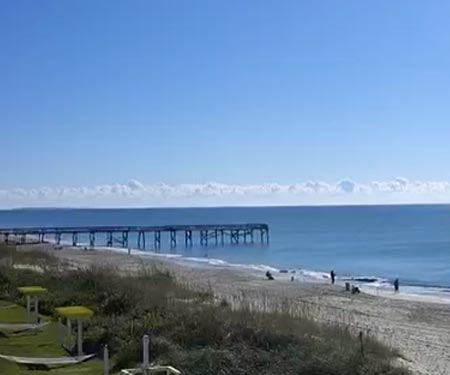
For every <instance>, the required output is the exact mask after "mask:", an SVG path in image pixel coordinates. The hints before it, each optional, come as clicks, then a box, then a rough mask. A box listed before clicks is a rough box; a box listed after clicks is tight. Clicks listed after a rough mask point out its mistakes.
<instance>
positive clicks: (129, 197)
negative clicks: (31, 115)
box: [0, 178, 450, 208]
mask: <svg viewBox="0 0 450 375" xmlns="http://www.w3.org/2000/svg"><path fill="white" fill-rule="evenodd" d="M448 202H450V181H410V180H407V179H405V178H396V179H394V180H389V181H373V182H369V183H357V182H354V181H352V180H341V181H339V182H337V183H325V182H320V181H307V182H302V183H297V184H278V183H266V184H255V185H238V184H236V185H234V184H221V183H207V184H179V185H167V184H143V183H141V182H139V181H137V180H131V181H129V182H128V183H126V184H110V185H98V186H91V187H53V188H49V187H42V188H36V189H22V188H16V189H9V190H1V189H0V207H1V208H12V207H44V206H47V207H49V206H50V207H123V206H131V207H151V206H169V207H170V206H231V205H318V204H324V205H326V204H393V203H448Z"/></svg>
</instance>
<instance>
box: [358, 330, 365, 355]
mask: <svg viewBox="0 0 450 375" xmlns="http://www.w3.org/2000/svg"><path fill="white" fill-rule="evenodd" d="M359 342H360V345H361V357H363V358H364V337H363V332H362V331H359Z"/></svg>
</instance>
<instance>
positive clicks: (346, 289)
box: [345, 283, 350, 292]
mask: <svg viewBox="0 0 450 375" xmlns="http://www.w3.org/2000/svg"><path fill="white" fill-rule="evenodd" d="M345 291H346V292H350V283H345Z"/></svg>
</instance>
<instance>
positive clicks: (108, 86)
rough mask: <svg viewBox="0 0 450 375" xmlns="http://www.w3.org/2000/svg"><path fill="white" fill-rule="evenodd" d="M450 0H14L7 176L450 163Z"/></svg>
mask: <svg viewBox="0 0 450 375" xmlns="http://www.w3.org/2000/svg"><path fill="white" fill-rule="evenodd" d="M449 12H450V3H449V2H448V1H433V2H426V1H416V0H403V1H391V0H380V1H360V0H346V1H338V0H335V1H325V0H324V1H312V0H311V1H298V0H295V1H294V0H285V1H264V0H258V1H230V0H228V1H206V0H205V1H195V0H193V1H176V0H172V1H91V0H89V1H83V0H78V1H56V0H54V1H45V0H41V1H21V0H16V1H10V2H6V1H5V2H2V11H1V12H0V47H1V51H2V55H1V56H2V58H1V59H0V84H1V90H0V124H1V125H0V126H1V135H2V136H1V139H2V145H1V147H0V158H1V160H2V161H3V163H2V176H3V177H2V178H1V180H0V189H4V190H8V191H9V190H10V189H13V188H16V187H20V188H24V189H31V188H40V187H43V186H49V187H55V186H77V187H80V186H98V185H101V184H114V183H127V181H129V180H130V179H137V180H139V181H143V182H144V183H146V184H156V183H159V182H164V183H167V184H185V183H194V184H202V183H207V182H209V181H217V182H220V183H225V184H244V185H245V184H247V185H248V184H262V183H265V182H273V183H279V184H294V183H299V182H304V181H309V180H313V181H328V182H336V181H339V180H341V179H352V180H355V181H361V182H364V183H369V182H370V181H374V180H383V181H385V180H392V179H394V178H395V177H397V176H404V177H406V178H408V179H411V180H421V181H429V180H438V181H448V180H450V168H448V167H447V166H448V165H450V152H449V151H448V147H449V139H450V107H449V103H450V23H449V22H448V14H450V13H449Z"/></svg>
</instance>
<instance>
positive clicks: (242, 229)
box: [0, 224, 269, 249]
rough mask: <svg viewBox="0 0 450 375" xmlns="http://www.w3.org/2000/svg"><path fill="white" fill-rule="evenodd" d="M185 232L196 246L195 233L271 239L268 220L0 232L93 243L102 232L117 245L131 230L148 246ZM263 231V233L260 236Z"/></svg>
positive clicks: (203, 238) (217, 238)
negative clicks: (65, 238) (151, 241)
mask: <svg viewBox="0 0 450 375" xmlns="http://www.w3.org/2000/svg"><path fill="white" fill-rule="evenodd" d="M180 233H182V234H184V236H183V237H184V245H185V246H193V244H194V237H195V236H197V237H198V238H199V244H200V245H202V246H207V245H208V244H214V245H219V244H220V245H224V244H225V243H226V242H228V243H230V244H232V245H235V244H239V243H253V242H254V241H255V240H257V239H255V237H258V239H259V241H260V242H261V243H268V242H269V226H268V225H267V224H216V225H163V226H76V227H20V228H17V227H16V228H0V236H3V239H4V240H5V241H6V242H8V240H9V237H10V236H14V237H15V238H19V239H20V242H22V243H25V242H27V236H34V237H36V238H37V239H38V241H39V242H45V241H47V240H48V239H49V237H50V236H53V239H54V242H55V243H56V244H60V243H61V239H62V237H63V235H65V236H71V240H72V241H71V242H72V245H73V246H78V245H79V244H80V241H79V236H80V235H87V236H88V237H89V246H91V247H94V246H96V243H97V239H98V237H99V236H105V242H104V243H105V244H106V246H108V247H113V246H114V245H115V244H119V246H121V247H124V248H128V247H130V243H129V242H130V241H129V238H130V234H135V235H136V239H137V244H136V245H137V248H139V249H145V248H146V241H147V243H148V240H149V236H153V245H154V247H155V248H160V247H161V241H162V240H161V237H162V235H163V234H167V235H168V239H169V244H170V247H176V246H177V242H178V239H179V234H180ZM258 234H259V236H258Z"/></svg>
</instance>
